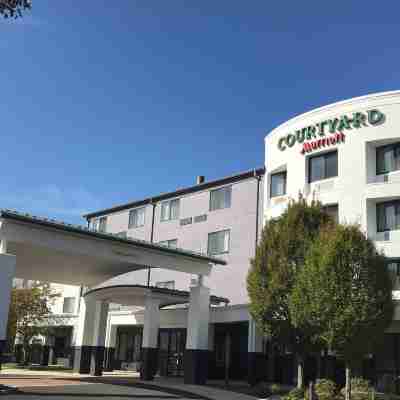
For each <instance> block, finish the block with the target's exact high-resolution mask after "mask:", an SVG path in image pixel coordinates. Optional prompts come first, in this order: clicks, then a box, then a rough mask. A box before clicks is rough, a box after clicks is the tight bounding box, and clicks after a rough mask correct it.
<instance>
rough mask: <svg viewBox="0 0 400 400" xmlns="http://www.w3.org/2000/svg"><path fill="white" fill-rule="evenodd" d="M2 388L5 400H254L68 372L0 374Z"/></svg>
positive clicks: (174, 384) (165, 382)
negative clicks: (130, 399) (101, 399)
mask: <svg viewBox="0 0 400 400" xmlns="http://www.w3.org/2000/svg"><path fill="white" fill-rule="evenodd" d="M1 385H5V386H7V387H8V388H9V389H10V391H9V392H8V393H7V394H4V393H3V394H2V393H1V391H0V397H2V395H3V396H4V395H5V396H6V398H7V400H19V399H21V400H22V399H24V400H36V399H44V398H45V399H47V400H72V399H73V400H83V399H90V398H92V399H100V398H104V399H109V400H119V399H127V398H133V399H136V400H142V399H146V400H148V399H152V400H159V399H180V400H186V399H198V400H217V399H218V400H255V397H252V396H248V395H245V394H241V393H236V392H232V391H228V390H223V389H219V388H215V387H211V386H200V385H185V384H183V381H182V379H179V378H156V379H155V380H154V381H151V382H143V381H141V380H139V379H138V377H137V376H135V374H133V373H132V372H129V373H124V372H123V373H106V374H105V375H104V376H102V377H92V376H89V375H79V374H75V373H71V372H57V371H50V372H47V371H30V370H27V371H21V370H3V371H1V372H0V387H1Z"/></svg>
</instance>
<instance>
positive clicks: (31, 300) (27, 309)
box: [8, 283, 59, 364]
mask: <svg viewBox="0 0 400 400" xmlns="http://www.w3.org/2000/svg"><path fill="white" fill-rule="evenodd" d="M58 296H59V294H58V293H55V292H54V291H53V290H52V289H51V288H50V285H49V284H47V283H34V284H33V286H32V287H31V288H23V289H17V288H15V289H13V290H12V293H11V304H10V311H9V318H8V334H9V335H10V336H11V338H12V337H14V338H15V337H16V336H18V338H19V340H21V342H22V348H23V354H24V358H23V363H24V364H27V363H28V360H29V351H30V344H31V341H32V339H33V338H34V337H35V336H38V335H45V334H46V332H47V330H48V322H49V318H50V317H51V316H52V312H51V304H52V303H53V301H54V300H55V299H56V298H57V297H58ZM10 336H9V340H10Z"/></svg>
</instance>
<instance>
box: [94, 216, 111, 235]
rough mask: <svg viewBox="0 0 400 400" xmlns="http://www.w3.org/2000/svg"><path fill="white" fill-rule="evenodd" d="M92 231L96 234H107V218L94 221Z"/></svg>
mask: <svg viewBox="0 0 400 400" xmlns="http://www.w3.org/2000/svg"><path fill="white" fill-rule="evenodd" d="M92 229H93V230H94V231H96V232H105V231H106V229H107V217H101V218H96V219H95V220H93V222H92Z"/></svg>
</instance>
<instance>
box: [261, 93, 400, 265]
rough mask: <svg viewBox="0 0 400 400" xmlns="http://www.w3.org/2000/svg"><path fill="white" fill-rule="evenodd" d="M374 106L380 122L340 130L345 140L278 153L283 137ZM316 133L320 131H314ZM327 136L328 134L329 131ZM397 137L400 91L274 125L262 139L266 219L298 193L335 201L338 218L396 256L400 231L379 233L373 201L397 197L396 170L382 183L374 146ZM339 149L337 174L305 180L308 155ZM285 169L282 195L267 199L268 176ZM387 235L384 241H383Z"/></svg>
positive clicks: (399, 252) (399, 182)
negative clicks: (381, 118) (305, 150)
mask: <svg viewBox="0 0 400 400" xmlns="http://www.w3.org/2000/svg"><path fill="white" fill-rule="evenodd" d="M373 109H377V110H379V111H380V112H382V113H384V114H385V117H386V118H385V121H384V123H381V124H378V125H376V126H371V125H370V124H368V126H364V127H361V128H359V129H356V128H353V129H349V130H343V133H344V134H345V141H344V142H343V143H339V144H335V145H330V146H326V147H324V146H321V148H320V149H315V150H313V151H312V152H310V153H305V154H301V149H302V147H303V145H302V144H301V143H297V142H296V143H295V144H294V146H293V147H288V146H286V149H285V150H283V151H281V150H280V149H279V148H278V144H279V140H280V138H281V137H283V136H286V135H288V134H289V133H294V132H295V131H296V130H298V129H302V128H304V127H307V126H310V125H314V124H316V123H318V122H321V121H324V120H327V119H332V118H340V117H341V116H342V115H347V116H349V118H351V117H352V114H353V113H355V112H363V113H366V112H367V111H368V110H373ZM317 136H318V135H317ZM327 136H328V135H327ZM399 141H400V91H393V92H384V93H378V94H372V95H368V96H363V97H357V98H353V99H350V100H345V101H341V102H338V103H334V104H331V105H328V106H325V107H321V108H318V109H315V110H312V111H310V112H307V113H305V114H302V115H299V116H297V117H295V118H293V119H291V120H289V121H287V122H285V123H284V124H282V125H280V126H278V127H277V128H276V129H274V130H273V131H272V132H271V133H270V134H269V135H268V136H267V137H266V138H265V148H266V151H265V166H266V173H265V192H264V219H265V220H268V219H270V218H273V217H276V216H278V215H279V214H280V213H281V212H282V211H283V210H284V209H285V207H286V205H287V203H288V201H289V199H296V198H297V197H298V195H299V193H302V194H303V196H305V197H306V198H307V199H308V200H311V199H312V198H313V197H314V198H315V199H317V200H320V201H321V202H322V203H323V204H324V205H333V204H337V205H338V213H339V221H340V222H342V223H346V222H347V223H358V224H360V226H361V229H362V230H363V231H364V232H366V234H367V235H368V237H369V238H371V239H372V240H374V242H375V243H376V246H377V248H378V249H382V250H383V251H384V253H385V255H386V256H387V257H391V258H398V257H400V231H399V230H395V231H390V233H389V237H386V238H384V234H383V233H378V232H377V224H376V203H378V202H383V201H389V200H393V199H399V198H400V171H395V172H391V173H389V174H387V178H386V182H384V178H383V176H382V175H377V174H376V150H375V149H376V147H379V146H382V145H385V144H388V143H393V142H399ZM335 149H337V154H338V175H337V177H335V178H330V179H329V178H328V179H325V180H321V181H316V182H313V183H311V184H310V183H308V158H309V157H310V156H314V155H317V154H322V153H325V152H329V151H331V150H335ZM280 170H286V171H287V184H286V195H285V196H280V197H273V198H271V197H270V183H271V174H272V173H275V172H278V171H280ZM384 239H386V240H384Z"/></svg>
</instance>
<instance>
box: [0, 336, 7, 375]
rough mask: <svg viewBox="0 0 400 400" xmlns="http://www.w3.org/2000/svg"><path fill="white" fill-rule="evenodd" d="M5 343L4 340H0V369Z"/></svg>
mask: <svg viewBox="0 0 400 400" xmlns="http://www.w3.org/2000/svg"><path fill="white" fill-rule="evenodd" d="M6 344H7V341H6V340H0V370H1V366H2V364H3V352H4V351H5V349H6Z"/></svg>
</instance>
